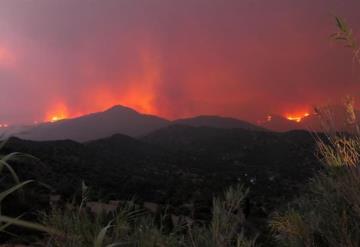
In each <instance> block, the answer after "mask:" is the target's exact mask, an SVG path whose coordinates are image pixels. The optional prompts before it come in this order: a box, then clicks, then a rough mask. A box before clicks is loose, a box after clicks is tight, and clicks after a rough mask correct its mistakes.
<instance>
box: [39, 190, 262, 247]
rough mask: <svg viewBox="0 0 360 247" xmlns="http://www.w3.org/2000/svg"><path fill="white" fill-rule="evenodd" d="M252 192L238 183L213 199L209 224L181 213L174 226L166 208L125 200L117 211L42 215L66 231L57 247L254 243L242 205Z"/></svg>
mask: <svg viewBox="0 0 360 247" xmlns="http://www.w3.org/2000/svg"><path fill="white" fill-rule="evenodd" d="M247 193H248V191H247V190H245V189H244V188H243V187H242V186H236V187H232V188H230V189H229V190H227V191H226V192H225V193H224V195H223V197H221V198H214V200H213V210H212V220H211V222H210V223H209V224H203V223H200V222H196V221H194V222H192V221H191V220H189V219H186V218H181V217H180V218H179V221H178V222H173V223H172V224H170V225H169V220H170V219H171V216H170V215H169V214H167V212H166V211H165V212H164V213H162V214H161V215H159V216H158V217H156V216H154V215H151V214H148V213H146V212H145V210H144V209H142V208H141V207H140V206H138V205H137V204H136V203H135V202H134V201H129V202H126V203H125V204H123V205H121V206H120V207H119V208H118V209H117V211H116V212H115V213H114V214H105V213H103V214H95V215H94V214H92V213H90V212H88V211H86V210H85V209H84V210H78V208H65V209H63V210H61V209H59V208H53V209H52V210H51V211H50V212H48V213H44V214H43V215H42V223H43V224H44V225H48V226H50V227H52V228H55V229H58V230H59V231H60V232H61V233H62V234H61V235H58V234H50V235H49V237H48V245H50V246H54V247H88V246H95V247H103V246H108V247H110V246H139V247H148V246H149V247H155V246H159V247H161V246H164V247H165V246H169V247H172V246H174V247H189V246H190V247H203V246H206V247H207V246H208V247H212V246H213V247H231V246H236V247H253V246H255V243H256V238H251V239H249V238H247V237H245V232H244V223H245V216H244V214H243V211H242V209H241V207H242V204H243V201H244V199H245V197H246V196H247Z"/></svg>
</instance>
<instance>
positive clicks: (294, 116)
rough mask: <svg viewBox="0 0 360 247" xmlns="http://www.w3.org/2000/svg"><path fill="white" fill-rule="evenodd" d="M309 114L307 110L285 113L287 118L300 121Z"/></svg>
mask: <svg viewBox="0 0 360 247" xmlns="http://www.w3.org/2000/svg"><path fill="white" fill-rule="evenodd" d="M308 116H310V113H309V112H300V113H293V114H286V115H285V117H286V119H287V120H290V121H294V122H297V123H300V122H301V121H302V120H303V119H304V118H305V117H308Z"/></svg>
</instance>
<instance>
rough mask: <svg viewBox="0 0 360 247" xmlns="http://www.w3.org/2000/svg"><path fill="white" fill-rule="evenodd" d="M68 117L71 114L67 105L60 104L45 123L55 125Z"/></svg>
mask: <svg viewBox="0 0 360 247" xmlns="http://www.w3.org/2000/svg"><path fill="white" fill-rule="evenodd" d="M68 116H69V114H68V110H67V107H66V105H64V104H62V103H59V104H57V105H55V107H53V108H52V110H51V111H49V112H48V113H47V114H46V117H45V121H46V122H52V123H53V122H57V121H60V120H63V119H65V118H68Z"/></svg>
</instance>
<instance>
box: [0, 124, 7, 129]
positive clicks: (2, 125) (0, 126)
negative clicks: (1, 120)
mask: <svg viewBox="0 0 360 247" xmlns="http://www.w3.org/2000/svg"><path fill="white" fill-rule="evenodd" d="M7 127H9V125H8V124H0V128H7Z"/></svg>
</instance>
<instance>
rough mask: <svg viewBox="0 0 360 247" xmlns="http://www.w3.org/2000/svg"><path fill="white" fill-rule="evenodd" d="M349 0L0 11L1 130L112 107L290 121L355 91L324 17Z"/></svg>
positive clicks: (344, 10) (65, 5)
mask: <svg viewBox="0 0 360 247" xmlns="http://www.w3.org/2000/svg"><path fill="white" fill-rule="evenodd" d="M359 10H360V2H359V1H357V0H348V1H344V0H301V1H294V0H274V1H269V0H241V1H239V0H226V1H224V0H196V1H194V0H181V1H180V0H178V1H177V0H172V1H169V0H151V1H148V0H124V1H118V0H107V1H96V0H82V1H80V0H64V1H60V0H59V1H46V0H38V1H31V0H28V1H22V0H2V1H1V2H0V89H1V91H0V92H1V97H0V123H26V122H34V121H43V120H51V119H52V118H53V117H58V118H63V117H74V116H79V115H82V114H86V113H90V112H95V111H100V110H104V109H106V108H109V107H111V106H113V105H116V104H123V105H127V106H129V107H133V108H135V109H137V110H139V111H142V112H145V113H152V114H157V115H160V116H163V117H167V118H171V119H173V118H178V117H185V116H191V115H196V114H218V115H225V116H233V117H239V118H243V119H247V120H252V121H256V120H258V119H261V118H264V117H265V116H267V115H268V114H269V113H278V114H282V115H284V116H291V115H292V114H294V113H295V114H296V113H301V114H302V113H306V112H307V111H309V110H310V109H311V107H312V106H313V105H315V104H322V103H324V102H325V103H327V102H328V101H329V100H330V99H339V98H341V97H343V96H344V95H345V94H348V93H351V94H354V92H359V93H360V91H359V89H360V86H359V85H360V84H359V80H360V75H359V73H358V70H357V69H356V67H355V66H354V65H353V64H352V61H351V55H350V53H349V51H347V50H345V49H343V48H341V47H339V46H338V45H334V44H332V43H331V42H330V41H329V35H330V34H331V33H332V32H334V30H335V25H334V21H333V17H332V14H337V15H341V16H344V17H346V19H347V20H348V22H349V23H350V24H351V25H352V26H353V29H354V31H355V32H357V33H360V29H359V28H360V26H359V25H358V24H359V23H360V14H359Z"/></svg>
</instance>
